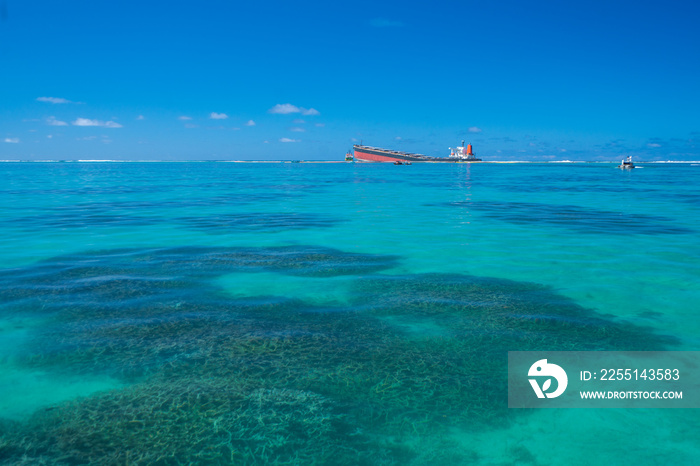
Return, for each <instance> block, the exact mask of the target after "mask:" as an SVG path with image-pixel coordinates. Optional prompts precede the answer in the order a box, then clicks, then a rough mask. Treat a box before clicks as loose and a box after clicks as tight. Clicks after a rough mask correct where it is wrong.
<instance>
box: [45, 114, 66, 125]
mask: <svg viewBox="0 0 700 466" xmlns="http://www.w3.org/2000/svg"><path fill="white" fill-rule="evenodd" d="M46 123H47V124H49V125H50V126H68V123H66V122H65V121H60V120H57V119H56V117H54V116H50V117H48V118H47V119H46Z"/></svg>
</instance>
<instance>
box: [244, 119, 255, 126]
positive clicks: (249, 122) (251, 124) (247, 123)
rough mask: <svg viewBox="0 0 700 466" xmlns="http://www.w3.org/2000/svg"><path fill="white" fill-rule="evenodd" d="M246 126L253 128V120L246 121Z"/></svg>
mask: <svg viewBox="0 0 700 466" xmlns="http://www.w3.org/2000/svg"><path fill="white" fill-rule="evenodd" d="M245 125H246V126H255V122H254V121H253V120H248V121H246V123H245Z"/></svg>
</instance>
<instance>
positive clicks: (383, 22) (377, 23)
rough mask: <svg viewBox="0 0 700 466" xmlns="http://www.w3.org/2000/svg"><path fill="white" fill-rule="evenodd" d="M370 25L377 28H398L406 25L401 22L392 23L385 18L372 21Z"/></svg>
mask: <svg viewBox="0 0 700 466" xmlns="http://www.w3.org/2000/svg"><path fill="white" fill-rule="evenodd" d="M369 24H370V25H371V26H374V27H376V28H397V27H401V26H403V25H404V24H403V23H402V22H401V21H392V20H390V19H383V18H374V19H371V20H370V22H369Z"/></svg>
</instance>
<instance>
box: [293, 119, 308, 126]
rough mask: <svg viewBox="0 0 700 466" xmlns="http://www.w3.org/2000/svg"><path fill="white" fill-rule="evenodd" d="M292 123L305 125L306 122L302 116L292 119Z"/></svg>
mask: <svg viewBox="0 0 700 466" xmlns="http://www.w3.org/2000/svg"><path fill="white" fill-rule="evenodd" d="M292 123H294V124H295V125H303V124H304V123H306V122H305V121H304V120H302V119H300V118H297V119H295V120H292Z"/></svg>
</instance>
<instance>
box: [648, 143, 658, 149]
mask: <svg viewBox="0 0 700 466" xmlns="http://www.w3.org/2000/svg"><path fill="white" fill-rule="evenodd" d="M647 147H653V148H656V147H661V144H658V143H656V142H650V143H649V144H647Z"/></svg>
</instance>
